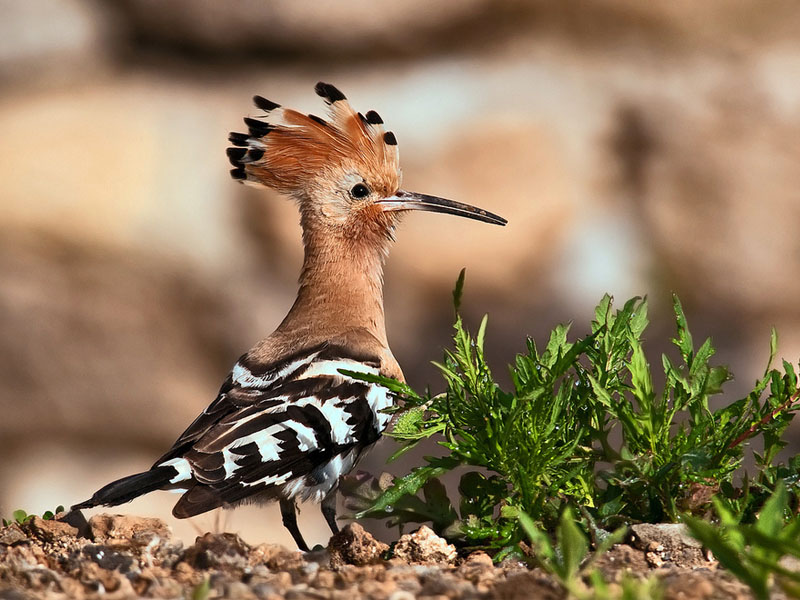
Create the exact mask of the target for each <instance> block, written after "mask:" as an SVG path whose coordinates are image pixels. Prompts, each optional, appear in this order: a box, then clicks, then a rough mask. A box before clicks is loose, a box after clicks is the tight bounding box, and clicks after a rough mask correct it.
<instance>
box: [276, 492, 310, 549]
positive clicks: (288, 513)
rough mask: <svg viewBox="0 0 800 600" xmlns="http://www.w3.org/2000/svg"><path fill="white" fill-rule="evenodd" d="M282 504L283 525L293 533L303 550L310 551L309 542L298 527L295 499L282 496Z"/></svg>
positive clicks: (295, 540)
mask: <svg viewBox="0 0 800 600" xmlns="http://www.w3.org/2000/svg"><path fill="white" fill-rule="evenodd" d="M280 505H281V518H282V519H283V526H284V527H286V529H288V530H289V533H291V534H292V537H293V538H294V542H295V544H297V547H298V548H299V549H300V550H302V551H303V552H308V544H306V541H305V540H304V539H303V536H302V534H301V533H300V529H299V528H298V527H297V514H296V513H295V506H294V500H286V499H284V498H281V501H280Z"/></svg>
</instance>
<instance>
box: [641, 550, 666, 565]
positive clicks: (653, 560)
mask: <svg viewBox="0 0 800 600" xmlns="http://www.w3.org/2000/svg"><path fill="white" fill-rule="evenodd" d="M644 557H645V560H647V564H648V565H650V566H651V567H653V568H654V569H658V568H660V567H663V566H664V561H663V560H661V557H660V556H659V555H658V553H657V552H647V553H646V554H645V555H644Z"/></svg>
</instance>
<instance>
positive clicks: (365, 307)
mask: <svg viewBox="0 0 800 600" xmlns="http://www.w3.org/2000/svg"><path fill="white" fill-rule="evenodd" d="M304 244H305V259H304V262H303V270H302V272H301V274H300V289H299V291H298V294H297V300H296V301H295V303H294V305H293V306H292V309H291V311H290V312H289V314H288V315H287V316H286V319H284V321H283V323H281V326H280V328H279V329H281V330H283V331H284V332H288V330H290V329H291V330H296V331H299V330H305V329H307V328H311V330H313V331H316V332H319V334H320V335H322V336H328V337H329V338H333V337H335V336H337V335H340V334H346V333H347V332H348V331H352V330H354V329H362V328H363V329H366V330H367V331H369V332H370V333H371V334H372V335H374V336H375V338H376V339H377V340H378V341H380V342H381V343H382V344H384V345H386V325H385V320H384V312H383V262H384V258H385V256H386V251H387V249H388V244H389V240H388V239H387V240H386V242H385V243H376V242H375V241H370V240H364V239H357V240H354V239H352V238H338V239H337V238H336V237H333V236H330V235H326V236H322V235H314V234H309V233H308V232H306V235H304ZM323 330H324V331H323Z"/></svg>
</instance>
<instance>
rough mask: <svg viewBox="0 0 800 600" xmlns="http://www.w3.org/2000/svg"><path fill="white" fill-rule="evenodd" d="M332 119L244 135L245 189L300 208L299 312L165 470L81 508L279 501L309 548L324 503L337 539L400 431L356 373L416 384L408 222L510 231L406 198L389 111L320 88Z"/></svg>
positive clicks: (188, 511)
mask: <svg viewBox="0 0 800 600" xmlns="http://www.w3.org/2000/svg"><path fill="white" fill-rule="evenodd" d="M315 89H316V92H317V94H319V95H320V96H322V97H323V98H325V100H326V102H327V103H328V113H329V115H328V120H327V121H326V120H324V119H321V118H320V117H316V116H314V115H304V114H302V113H299V112H297V111H294V110H291V109H286V108H282V107H280V106H279V105H278V104H276V103H275V102H271V101H269V100H267V99H265V98H263V97H261V96H256V97H255V98H254V101H255V104H256V106H257V107H258V108H259V109H261V110H262V111H264V113H265V114H264V115H262V116H263V117H264V118H266V119H269V121H266V120H262V119H260V118H251V117H247V118H245V124H246V125H247V127H248V133H246V134H245V133H232V134H231V135H230V137H229V139H230V141H231V143H232V144H233V145H234V146H233V147H232V148H228V157H229V159H230V161H231V163H232V164H233V166H234V167H235V168H234V169H233V170H232V171H231V175H232V177H233V178H234V179H237V180H240V181H243V182H246V183H251V184H260V185H264V186H267V187H271V188H274V189H276V190H278V191H280V192H282V193H284V194H287V195H288V196H290V197H292V198H294V199H295V200H296V202H297V204H298V206H299V209H300V215H301V216H300V222H301V225H302V228H303V244H304V248H305V259H304V262H303V269H302V272H301V274H300V289H299V291H298V294H297V299H296V300H295V302H294V305H293V306H292V308H291V309H290V311H289V313H288V314H287V315H286V318H284V320H283V321H282V322H281V324H280V325H279V326H278V328H277V329H276V330H275V331H274V332H273V333H272V334H271V335H269V336H268V337H266V338H265V339H264V340H262V341H261V342H259V343H258V344H256V346H255V347H254V348H252V349H251V350H250V351H249V352H247V353H246V354H245V355H243V356H242V357H241V358H240V359H239V360H238V361H237V363H236V364H235V365H234V367H233V370H232V371H231V374H230V376H229V377H228V379H227V380H226V381H225V383H224V384H223V385H222V388H221V389H220V391H219V394H218V395H217V398H216V400H214V402H212V403H211V405H210V406H209V407H208V408H207V409H206V410H205V411H203V413H202V414H201V415H200V416H199V417H198V418H197V419H195V421H194V423H192V424H191V425H190V426H189V427H188V428H187V429H186V431H184V433H183V434H182V435H181V436H180V437H179V438H178V440H177V441H176V442H175V444H174V445H173V446H172V448H171V449H170V450H169V451H168V452H167V453H166V454H165V455H164V456H162V457H161V458H160V459H159V460H157V461H156V462H155V464H154V465H153V467H152V468H151V469H150V470H148V471H145V472H143V473H139V474H136V475H132V476H129V477H125V478H123V479H120V480H118V481H115V482H113V483H110V484H109V485H107V486H105V487H104V488H102V489H101V490H99V491H98V492H96V493H95V494H94V495H93V496H92V498H91V499H90V500H88V501H86V502H82V503H80V504H77V505H75V506H74V507H73V509H79V508H88V507H91V506H97V505H100V504H104V505H116V504H120V503H122V502H127V501H129V500H132V499H133V498H135V497H137V496H139V495H141V494H144V493H147V492H150V491H153V490H156V489H171V490H178V491H182V492H183V496H182V497H181V499H180V500H179V501H178V503H177V504H176V506H175V508H174V509H173V514H174V515H175V516H176V517H179V518H185V517H190V516H193V515H197V514H200V513H203V512H205V511H208V510H211V509H213V508H216V507H219V506H235V505H237V504H239V503H241V502H244V501H253V500H255V501H264V500H278V501H279V502H280V506H281V514H282V516H283V522H284V525H285V526H286V527H287V528H288V529H289V531H290V532H291V534H292V536H293V537H294V539H295V541H296V542H297V545H298V547H300V548H301V549H304V550H305V549H307V545H306V544H305V541H304V540H303V537H302V535H301V534H300V531H299V529H298V527H297V522H296V518H295V500H296V499H303V500H309V499H310V500H315V501H318V502H321V504H322V512H323V515H324V516H325V518H326V520H327V521H328V524H329V525H330V528H331V530H332V531H334V532H336V531H337V530H338V526H337V524H336V494H335V492H336V488H337V485H338V480H339V477H340V476H341V475H343V474H345V473H347V472H348V471H349V470H350V469H352V468H353V466H354V465H355V464H356V462H357V461H358V459H359V458H360V457H361V456H362V455H363V453H364V451H365V450H366V449H368V448H369V447H370V446H371V445H372V444H374V443H375V441H377V439H378V438H379V436H380V435H381V433H382V431H383V430H384V429H385V427H386V426H387V424H388V421H389V417H388V415H387V414H386V413H385V410H384V409H386V408H388V407H389V406H391V404H392V401H393V398H392V396H391V394H390V393H389V392H388V390H386V389H385V388H383V387H382V386H378V385H377V384H368V383H365V382H363V381H361V380H359V379H357V378H353V377H350V376H347V375H344V374H343V373H342V370H347V371H357V372H363V373H371V374H378V373H380V374H382V375H386V376H389V377H394V378H396V379H400V380H402V379H403V373H402V371H401V370H400V366H399V365H398V363H397V361H396V360H395V358H394V356H393V355H392V352H391V350H390V349H389V344H388V342H387V340H386V326H385V321H384V312H383V262H384V260H385V258H386V254H387V252H388V249H389V245H390V243H391V241H392V239H393V232H394V228H395V226H396V224H397V219H398V216H399V214H400V213H402V212H403V211H408V210H427V211H434V212H443V213H449V214H455V215H460V216H464V217H469V218H473V219H477V220H480V221H485V222H488V223H495V224H499V225H503V224H505V219H503V218H501V217H498V216H497V215H493V214H491V213H488V212H486V211H484V210H482V209H478V208H475V207H472V206H468V205H466V204H461V203H458V202H453V201H451V200H444V199H442V198H436V197H433V196H426V195H424V194H414V193H410V192H405V191H403V190H401V189H400V181H401V173H400V166H399V158H398V150H397V139H396V138H395V136H394V134H393V133H392V132H390V131H385V130H384V128H383V120H382V119H381V117H380V116H379V115H378V114H377V113H376V112H375V111H369V112H367V113H366V115H362V114H360V113H357V112H355V111H354V110H353V109H352V108H351V107H350V105H349V104H348V102H347V99H346V98H345V97H344V94H342V93H341V92H340V91H339V90H338V89H336V88H335V87H334V86H332V85H330V84H326V83H318V84H317V86H316V88H315Z"/></svg>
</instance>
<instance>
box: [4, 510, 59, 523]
mask: <svg viewBox="0 0 800 600" xmlns="http://www.w3.org/2000/svg"><path fill="white" fill-rule="evenodd" d="M60 512H64V507H63V506H60V505H59V506H57V507H56V509H55V511H50V510H46V511H45V512H44V513H43V514H42V518H43V519H44V520H45V521H50V520H52V519H54V518H55V516H56V515H57V514H58V513H60ZM11 516H12V519H11V520H8V519H3V521H2V523H3V527H7V526H8V525H11V523H17V524H19V525H24V524H25V523H28V522H30V521H32V520H33V519H34V518H35V517H36V515H33V514H31V515H29V514H28V513H26V512H25V511H24V510H22V509H21V508H20V509H17V510H15V511H14V512H13V513H11Z"/></svg>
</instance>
